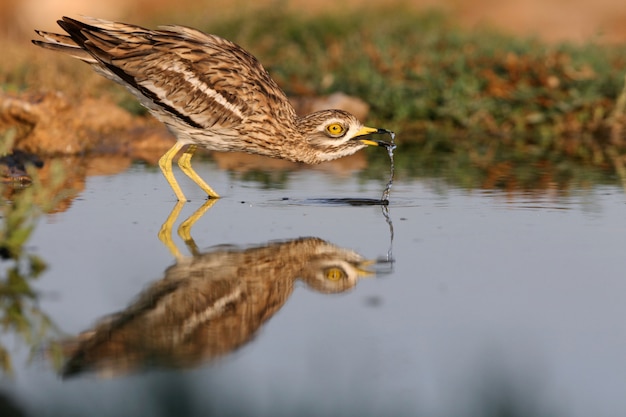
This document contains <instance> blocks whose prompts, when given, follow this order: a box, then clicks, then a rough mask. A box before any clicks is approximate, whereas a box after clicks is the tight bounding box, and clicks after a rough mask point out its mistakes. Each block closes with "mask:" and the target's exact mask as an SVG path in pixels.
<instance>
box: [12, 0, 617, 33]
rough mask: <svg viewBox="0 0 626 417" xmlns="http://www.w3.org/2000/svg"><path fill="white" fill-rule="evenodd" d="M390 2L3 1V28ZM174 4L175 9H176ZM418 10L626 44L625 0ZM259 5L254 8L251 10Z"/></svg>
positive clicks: (467, 1)
mask: <svg viewBox="0 0 626 417" xmlns="http://www.w3.org/2000/svg"><path fill="white" fill-rule="evenodd" d="M376 3H380V4H388V5H389V7H393V6H392V5H393V2H390V1H389V0H284V1H277V0H257V1H254V2H249V1H243V0H234V1H233V0H230V1H228V0H177V1H176V2H172V1H171V0H107V1H102V0H0V28H2V29H0V30H2V31H4V32H5V33H7V32H8V33H11V34H25V33H32V32H31V30H32V28H41V29H48V30H49V29H53V28H54V27H55V25H54V21H55V20H56V19H57V18H58V17H60V16H62V15H71V16H72V15H73V16H76V15H78V14H83V15H89V16H98V17H104V18H109V19H125V20H127V21H132V22H141V21H144V20H147V19H148V18H149V17H150V16H157V17H158V19H159V20H162V19H166V18H167V19H168V21H167V23H174V22H176V23H185V22H182V21H181V20H183V19H185V17H184V16H185V15H186V13H187V15H186V16H187V18H189V17H188V16H190V14H189V13H188V12H190V11H193V16H195V19H200V20H210V19H211V18H215V16H216V15H219V14H220V13H228V12H233V10H235V11H236V10H244V9H249V8H251V7H259V6H258V5H261V4H266V5H268V6H276V5H281V7H282V5H288V6H289V7H291V8H294V9H298V10H305V11H309V12H319V11H328V10H338V9H344V8H351V9H353V10H358V9H359V8H361V7H364V6H366V5H373V4H376ZM173 4H175V7H173V6H172V5H173ZM403 4H409V5H412V6H413V7H415V8H417V9H433V8H435V9H443V10H446V11H448V12H450V13H451V14H452V15H453V16H455V18H457V19H458V21H459V22H461V23H462V24H464V25H467V26H469V27H472V26H474V25H477V24H486V25H490V26H494V27H497V28H501V29H503V30H505V31H507V32H511V33H514V34H520V35H536V36H540V37H542V38H544V39H545V40H548V41H562V40H568V41H575V42H582V41H587V40H596V41H602V42H626V1H624V0H438V1H437V0H405V1H403ZM252 5H255V6H252Z"/></svg>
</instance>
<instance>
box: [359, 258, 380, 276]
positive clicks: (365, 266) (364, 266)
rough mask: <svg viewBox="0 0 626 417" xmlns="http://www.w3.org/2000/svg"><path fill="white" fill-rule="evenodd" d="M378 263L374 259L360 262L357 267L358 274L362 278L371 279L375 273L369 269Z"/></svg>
mask: <svg viewBox="0 0 626 417" xmlns="http://www.w3.org/2000/svg"><path fill="white" fill-rule="evenodd" d="M375 263H376V261H375V260H374V259H366V260H364V261H361V262H359V263H358V264H357V265H356V272H357V275H358V276H359V277H360V278H366V277H371V276H374V275H375V272H373V271H371V270H370V269H369V267H370V266H372V265H374V264H375Z"/></svg>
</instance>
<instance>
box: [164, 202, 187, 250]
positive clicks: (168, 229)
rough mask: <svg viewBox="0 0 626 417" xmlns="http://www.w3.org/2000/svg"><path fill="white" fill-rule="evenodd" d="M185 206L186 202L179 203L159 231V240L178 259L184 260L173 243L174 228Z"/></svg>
mask: <svg viewBox="0 0 626 417" xmlns="http://www.w3.org/2000/svg"><path fill="white" fill-rule="evenodd" d="M184 205H185V202H184V201H178V202H177V203H176V205H175V206H174V208H173V209H172V212H171V213H170V215H169V216H167V219H166V220H165V222H164V223H163V225H162V226H161V230H159V240H160V241H161V242H162V243H163V244H164V245H165V247H166V248H168V249H169V250H170V252H171V253H172V255H174V257H175V258H176V259H180V258H182V255H181V253H180V251H179V250H178V248H177V247H176V245H175V244H174V242H173V241H172V228H173V227H174V223H175V222H176V219H178V216H179V215H180V211H181V210H182V209H183V206H184Z"/></svg>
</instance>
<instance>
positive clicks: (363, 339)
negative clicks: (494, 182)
mask: <svg viewBox="0 0 626 417" xmlns="http://www.w3.org/2000/svg"><path fill="white" fill-rule="evenodd" d="M194 166H195V168H196V169H197V171H198V173H199V174H200V175H201V176H202V177H204V178H206V179H207V180H208V182H209V183H210V184H211V186H213V187H214V188H215V189H216V190H217V191H218V192H219V193H220V195H222V196H223V198H222V199H220V200H219V201H217V202H216V203H215V204H214V205H213V206H212V207H210V208H208V210H207V211H206V213H205V214H204V215H202V216H200V217H199V219H198V220H197V221H196V222H195V224H194V225H193V227H192V229H191V231H190V237H191V238H192V239H193V242H191V241H187V242H185V241H184V240H183V239H181V238H180V237H179V236H178V235H177V234H176V229H177V227H178V225H179V224H180V223H181V221H183V220H184V219H186V218H189V217H190V216H192V215H193V213H194V212H196V211H197V210H198V209H200V208H201V207H202V205H203V203H204V196H203V195H202V192H201V190H199V189H198V188H197V187H195V185H193V184H192V183H191V182H189V181H186V180H184V179H183V177H182V175H181V174H180V173H178V172H177V177H178V178H179V180H180V182H181V186H182V187H183V189H184V191H185V194H186V195H187V197H188V198H190V200H191V201H190V202H188V203H187V204H185V205H184V206H182V209H181V212H180V214H179V216H178V217H177V220H176V222H175V225H174V228H173V239H172V242H171V244H172V246H170V247H169V248H168V246H167V245H164V244H163V242H162V241H161V240H159V238H158V237H157V235H158V233H159V230H160V229H161V226H162V224H163V223H164V222H165V221H166V219H167V218H168V216H169V215H170V213H171V211H172V209H174V208H175V207H176V204H175V201H174V196H173V193H171V191H170V190H169V189H168V187H167V184H166V182H165V181H164V179H163V178H162V176H161V174H160V173H159V172H158V171H156V170H155V169H153V168H148V167H145V166H143V165H133V166H132V168H131V169H129V170H128V171H126V172H124V173H122V174H118V175H113V176H95V177H89V178H88V181H87V184H86V189H85V190H84V191H83V192H82V193H81V194H80V196H79V198H77V199H76V200H74V201H73V203H72V205H71V207H70V208H69V209H68V210H67V211H65V212H62V213H57V214H54V215H50V216H48V217H44V218H42V220H41V221H40V223H39V224H38V227H37V228H36V230H35V233H34V235H33V237H32V239H31V240H30V241H29V249H30V250H31V251H33V252H35V253H37V254H38V255H39V256H41V257H42V258H43V259H44V260H45V261H46V262H47V263H48V265H49V269H48V270H47V271H46V272H45V273H44V274H43V275H42V276H41V277H40V278H39V279H38V280H37V281H34V284H33V285H34V287H35V289H36V290H37V292H38V294H39V298H38V302H37V307H38V308H39V309H40V310H41V311H42V312H43V313H44V314H46V315H47V316H48V317H49V318H50V319H51V320H52V322H53V323H54V324H55V325H56V326H58V328H59V329H60V332H61V333H62V335H63V337H65V338H72V337H75V336H76V335H78V334H79V333H81V332H84V331H86V330H89V329H92V328H93V327H94V326H95V325H96V324H97V323H99V322H101V320H102V319H103V317H106V316H109V315H111V314H113V313H117V312H122V311H124V310H125V309H127V308H128V307H129V306H132V303H133V302H135V301H136V300H137V299H138V297H141V295H140V294H142V293H143V294H146V293H145V291H150V288H151V287H153V286H154V285H158V283H159V282H160V280H162V279H163V278H164V277H167V276H171V273H172V270H173V269H172V268H180V267H181V265H182V264H183V263H184V262H189V259H196V260H197V259H199V258H198V257H199V256H205V258H206V259H211V262H217V261H216V259H218V258H219V259H222V260H220V261H219V262H223V263H218V264H217V265H218V266H217V267H216V269H213V270H212V271H213V272H212V273H211V274H210V277H207V278H206V279H211V277H214V276H215V275H216V274H218V273H222V272H223V273H225V274H226V273H227V270H228V268H229V267H230V266H232V264H229V263H228V262H227V261H223V258H222V257H220V256H221V255H222V254H224V253H230V255H229V256H232V257H241V256H243V255H241V254H247V255H249V254H251V253H258V251H259V250H268V249H267V248H273V247H275V245H283V244H285V242H288V243H289V242H298V240H299V239H302V238H305V237H306V238H312V239H313V241H315V242H320V241H321V242H324V244H327V245H329V247H333V248H335V249H333V250H332V251H331V252H333V253H334V254H335V255H337V256H339V255H342V256H344V255H345V253H348V252H349V253H351V254H352V253H353V254H355V255H354V256H356V255H358V256H360V257H362V259H373V260H379V261H381V260H385V259H388V260H393V262H388V263H382V264H381V263H378V264H373V265H370V266H369V268H370V270H371V271H374V272H378V273H377V274H376V275H370V276H359V277H358V279H357V280H356V281H355V285H353V286H352V285H348V286H346V287H345V288H342V289H341V290H340V291H327V290H323V289H320V288H316V287H315V286H314V285H313V286H312V285H311V284H310V283H309V282H307V281H306V280H305V279H296V278H302V277H294V279H293V280H290V281H289V282H288V283H287V281H285V282H286V283H284V284H281V285H280V288H286V291H285V292H284V293H281V294H280V296H279V297H278V299H277V300H274V301H272V303H273V304H271V305H272V306H273V307H267V306H264V307H263V309H262V311H264V313H263V314H264V315H263V319H262V320H260V323H256V324H254V325H250V324H246V326H250V327H254V326H256V327H254V328H253V329H251V330H250V329H248V330H250V334H246V335H243V336H241V339H242V341H241V342H239V343H238V344H235V346H234V347H232V350H229V349H230V348H225V350H228V352H224V351H220V352H219V354H215V355H213V356H211V355H210V354H206V355H204V356H203V355H199V357H198V358H197V360H196V359H193V360H192V359H191V354H189V355H188V356H186V358H187V359H189V360H188V362H187V363H184V364H183V363H180V362H175V363H174V362H172V363H167V362H166V361H163V356H164V354H163V353H162V352H156V351H152V353H151V355H152V356H150V353H145V354H144V356H142V358H143V359H141V360H142V361H143V362H142V365H141V366H139V367H138V369H132V367H130V368H131V369H125V367H123V366H119V367H118V368H115V367H114V366H113V364H114V363H115V361H113V362H111V363H110V364H109V365H108V366H104V365H103V366H102V367H100V368H97V367H95V368H94V369H91V370H89V369H86V370H85V371H84V372H77V373H76V374H75V375H74V376H72V377H69V378H65V379H63V378H61V377H60V376H59V374H58V372H59V370H58V369H55V367H54V366H53V364H52V363H51V361H50V360H49V359H48V357H47V356H46V355H45V354H43V353H42V352H41V350H40V351H38V352H37V353H36V354H35V358H34V359H30V360H29V359H28V358H29V355H30V354H31V350H30V347H29V346H28V344H27V343H26V342H24V341H23V340H21V339H20V338H19V337H16V336H15V335H11V334H5V335H4V336H3V337H2V338H1V339H0V340H2V342H3V343H5V345H8V346H9V347H10V352H11V354H12V361H13V364H14V367H15V373H14V376H13V377H8V376H5V377H3V378H2V380H1V382H0V392H2V393H3V395H4V396H5V397H7V398H9V399H10V400H11V401H13V402H15V404H16V406H17V407H18V408H20V409H21V410H22V411H23V412H24V414H25V415H32V416H61V415H63V416H72V415H77V416H78V415H89V416H119V415H151V416H160V415H163V416H165V415H181V416H186V415H189V416H200V415H202V416H207V415H250V416H282V415H284V416H287V415H346V416H348V415H349V416H354V415H363V416H369V415H371V416H378V415H407V416H417V415H420V416H459V415H463V416H479V415H480V416H485V415H505V414H507V413H508V414H510V415H535V416H541V415H545V416H548V415H549V416H561V415H562V416H589V415H594V416H613V415H621V414H622V413H624V412H626V396H625V395H624V387H626V361H624V360H623V356H624V352H625V351H626V328H625V327H624V326H623V324H622V320H623V317H626V303H625V302H624V294H626V279H625V277H626V275H625V273H624V271H625V270H626V257H625V256H624V248H626V216H624V210H625V209H626V204H625V202H626V200H625V198H624V192H623V189H622V188H621V186H620V185H619V184H618V183H615V184H607V185H601V186H600V185H597V186H593V185H590V186H585V187H572V188H570V189H568V190H566V191H565V192H564V191H563V190H558V189H557V190H555V189H547V190H546V189H544V190H527V191H512V192H511V191H510V190H509V191H499V190H477V189H465V188H460V187H457V186H454V185H451V184H450V183H449V182H447V181H446V180H445V179H442V178H403V177H402V176H400V178H397V179H396V181H395V182H394V185H393V189H392V192H391V195H390V197H389V200H390V203H389V206H388V207H386V208H385V207H381V206H378V205H363V204H356V205H355V204H350V201H351V200H353V199H356V200H358V199H379V198H380V195H381V192H382V190H383V189H384V186H385V183H386V178H385V175H386V174H387V173H382V174H381V175H380V179H378V180H367V179H363V178H362V177H360V176H359V175H358V173H353V174H350V175H346V174H344V175H336V174H334V173H332V172H324V171H317V170H300V171H295V172H287V173H285V174H284V176H283V177H282V178H283V181H281V183H280V185H269V186H268V185H267V184H261V183H259V182H256V181H253V180H252V181H251V180H246V179H242V177H241V176H239V175H233V174H231V173H228V172H226V171H223V170H219V169H217V168H216V167H215V165H214V164H213V163H211V162H201V161H199V162H197V163H196V164H195V165H194ZM386 210H387V211H386ZM387 213H388V216H389V219H387V218H386V217H385V215H386V214H387ZM389 221H390V222H391V224H390V223H389ZM391 225H392V226H393V229H391V228H390V226H391ZM392 230H393V242H392V240H391V231H392ZM183 237H185V236H184V233H183ZM273 245H274V246H273ZM390 245H392V246H390ZM172 248H176V249H175V250H177V251H178V252H179V253H178V255H179V259H177V258H176V256H175V255H176V253H173V250H172ZM259 248H260V249H259ZM283 249H284V247H283ZM255 250H256V251H257V252H254V251H255ZM194 253H195V255H196V257H195V258H193V257H191V255H192V254H194ZM304 256H305V255H302V257H298V258H297V260H293V259H292V260H290V261H284V262H286V263H285V264H284V265H280V264H278V266H276V269H274V270H273V271H274V272H273V273H271V274H267V275H268V276H258V277H257V279H256V280H253V281H251V282H254V283H256V284H254V285H257V284H258V285H261V284H262V283H268V282H269V283H272V282H276V281H277V280H278V279H282V277H284V276H285V275H287V272H286V271H290V269H289V268H291V266H290V265H293V264H294V263H298V262H302V264H303V265H305V266H300V265H298V267H299V268H301V269H300V272H299V273H298V274H299V275H305V274H306V272H304V271H309V270H312V269H314V268H313V267H312V266H311V265H313V261H311V260H310V258H306V260H304V261H301V259H303V258H304ZM306 256H312V255H311V254H310V253H308V254H307V255H306ZM350 256H353V255H350ZM287 258H288V257H287V256H286V255H285V253H284V252H283V253H282V254H281V251H280V250H278V251H277V252H275V254H274V255H271V256H265V255H263V256H261V257H258V256H257V257H256V258H253V259H254V262H256V263H257V264H258V265H261V264H262V263H264V262H275V261H279V262H280V261H281V259H283V260H284V259H287ZM229 259H232V258H229ZM238 259H239V258H238ZM290 259H291V258H290ZM294 259H295V258H294ZM229 265H230V266H229ZM306 265H308V267H307V266H306ZM315 265H318V264H315ZM320 265H321V264H320ZM324 265H326V264H324ZM324 265H322V266H319V268H320V270H325V271H328V270H329V269H328V268H327V267H326V266H324ZM241 268H243V267H241ZM307 268H308V269H307ZM324 268H326V269H324ZM346 268H347V266H346ZM218 271H219V272H218ZM289 273H291V272H289ZM336 273H337V271H332V270H331V272H330V273H329V275H327V278H330V277H336V275H335V274H336ZM233 274H234V275H231V276H233V277H234V276H242V275H245V276H248V275H249V274H243V273H242V274H240V275H237V274H236V273H233ZM298 274H296V275H298ZM183 275H184V274H183ZM259 275H260V274H259ZM251 285H252V284H251ZM291 285H292V287H290V286H291ZM246 288H248V287H246ZM250 288H251V287H250ZM224 291H226V290H224ZM256 291H257V292H256V293H255V294H260V293H261V291H260V290H256ZM249 294H252V293H249ZM273 294H277V290H276V291H274V292H273ZM247 297H248V301H250V300H252V297H253V296H252V295H248V296H247ZM187 298H188V297H187ZM222 299H224V298H222ZM260 303H261V301H258V300H253V301H250V304H249V305H248V307H246V308H247V310H246V311H252V310H254V308H257V307H259V305H260ZM226 304H228V303H226ZM226 304H225V305H226ZM228 305H230V306H231V307H229V308H231V310H230V311H235V310H236V307H235V306H234V304H232V303H231V304H228ZM268 305H269V304H268ZM253 307H254V308H253ZM220 308H221V307H220ZM220 308H218V307H215V303H214V304H213V307H211V308H205V309H204V310H203V311H205V313H206V315H207V316H206V317H205V319H206V320H207V322H210V321H211V320H217V319H216V318H215V317H217V315H219V314H224V311H226V310H224V309H222V310H220ZM255 311H256V310H255ZM198 314H199V313H198V312H197V311H196V315H198ZM242 314H243V313H242ZM255 314H256V313H255ZM258 314H261V313H258ZM200 321H201V320H200ZM188 323H192V321H189V322H188ZM194 323H195V322H194ZM248 323H249V322H248ZM242 326H243V325H239V326H234V327H233V329H239V330H241V329H242ZM148 327H149V326H148ZM148 327H146V326H144V330H145V329H146V328H148ZM155 327H156V326H155ZM171 330H172V333H174V332H175V331H177V330H180V329H176V328H174V327H172V328H171ZM146 334H147V335H148V336H145V337H150V336H149V335H150V333H149V332H147V333H146ZM171 337H172V338H173V337H174V336H171ZM211 337H213V333H207V335H206V338H205V340H206V339H207V338H211ZM215 337H217V336H215ZM222 337H223V336H222ZM198 343H201V342H198ZM139 344H140V345H141V343H139ZM177 353H180V351H177ZM113 356H115V355H113ZM181 357H182V358H183V359H184V358H185V355H182V356H181ZM146 358H147V359H146ZM181 361H182V359H181ZM117 364H118V365H119V362H118V363H117ZM178 366H184V368H182V369H181V368H178Z"/></svg>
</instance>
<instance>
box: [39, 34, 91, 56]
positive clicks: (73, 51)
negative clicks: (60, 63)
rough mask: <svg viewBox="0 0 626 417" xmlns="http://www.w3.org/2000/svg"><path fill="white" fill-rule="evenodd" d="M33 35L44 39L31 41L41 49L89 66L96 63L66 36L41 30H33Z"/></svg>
mask: <svg viewBox="0 0 626 417" xmlns="http://www.w3.org/2000/svg"><path fill="white" fill-rule="evenodd" d="M35 33H37V34H38V35H39V36H41V37H42V38H43V39H44V40H37V39H33V41H32V42H33V43H34V44H35V45H37V46H41V47H42V48H45V49H50V50H52V51H57V52H62V53H64V54H67V55H70V56H73V57H74V58H78V59H80V60H81V61H85V62H87V63H90V64H95V63H96V62H97V61H96V59H95V58H94V57H93V56H92V55H91V54H90V53H89V52H87V51H85V50H84V49H83V48H81V46H80V45H78V44H77V43H76V42H74V40H73V39H72V38H71V37H69V36H67V35H59V34H57V33H51V32H44V31H43V30H35Z"/></svg>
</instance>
